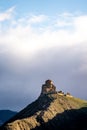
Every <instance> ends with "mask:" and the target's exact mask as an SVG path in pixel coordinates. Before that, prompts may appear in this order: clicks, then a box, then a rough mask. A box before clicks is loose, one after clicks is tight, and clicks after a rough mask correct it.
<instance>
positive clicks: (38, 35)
mask: <svg viewBox="0 0 87 130" xmlns="http://www.w3.org/2000/svg"><path fill="white" fill-rule="evenodd" d="M13 9H14V8H10V9H9V10H8V11H6V12H8V13H10V15H12V11H13ZM8 13H6V14H8ZM65 16H70V19H69V21H71V22H67V21H65V19H64V21H63V20H62V21H61V20H60V19H59V22H58V23H57V24H59V26H62V27H63V26H68V25H69V26H70V29H68V28H58V29H57V28H56V29H55V25H53V24H52V25H51V24H50V23H52V20H53V19H50V21H49V25H45V27H44V28H43V26H42V28H41V26H40V27H39V26H38V28H36V27H35V28H34V26H33V25H31V23H39V22H42V21H44V20H46V18H47V17H46V16H45V15H39V16H31V17H30V18H29V23H27V24H26V22H25V21H27V18H25V20H24V18H23V19H22V18H21V20H22V22H19V21H20V19H17V20H16V19H15V20H14V22H16V23H17V21H18V23H17V24H16V26H15V27H14V26H12V25H10V26H9V27H8V29H7V30H6V32H5V31H4V33H2V32H1V34H0V44H3V46H5V48H6V47H7V49H8V50H9V52H11V53H14V54H19V55H20V56H21V57H28V56H30V54H36V53H37V52H38V51H39V50H41V49H45V48H52V47H63V46H73V45H75V44H79V43H84V42H86V41H87V37H86V32H87V25H86V23H87V16H77V17H73V19H72V17H71V16H72V15H71V14H66V13H65V14H64V17H65ZM57 19H58V18H57ZM3 20H4V19H3ZM55 22H56V20H55ZM42 25H44V22H43V23H42Z"/></svg>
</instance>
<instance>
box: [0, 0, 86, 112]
mask: <svg viewBox="0 0 87 130" xmlns="http://www.w3.org/2000/svg"><path fill="white" fill-rule="evenodd" d="M86 6H87V0H43V1H41V0H24V1H21V0H0V109H11V110H16V111H19V110H21V109H22V108H24V107H25V106H26V105H28V104H30V103H31V102H32V101H34V100H35V99H37V98H38V96H39V95H40V93H41V87H42V84H44V82H45V80H47V79H51V80H53V82H54V85H55V86H56V89H57V91H59V90H62V91H63V92H65V93H66V92H70V93H71V94H72V95H73V96H75V97H77V98H81V99H84V100H87V7H86Z"/></svg>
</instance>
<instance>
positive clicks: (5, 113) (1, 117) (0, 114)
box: [0, 110, 17, 125]
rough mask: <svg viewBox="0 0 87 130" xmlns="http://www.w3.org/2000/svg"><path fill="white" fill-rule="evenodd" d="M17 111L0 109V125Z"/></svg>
mask: <svg viewBox="0 0 87 130" xmlns="http://www.w3.org/2000/svg"><path fill="white" fill-rule="evenodd" d="M16 114H17V112H14V111H11V110H0V125H2V124H3V123H5V122H6V121H7V120H9V119H10V118H12V117H13V116H14V115H16Z"/></svg>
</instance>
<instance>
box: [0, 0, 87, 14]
mask: <svg viewBox="0 0 87 130" xmlns="http://www.w3.org/2000/svg"><path fill="white" fill-rule="evenodd" d="M86 5H87V1H86V0H54V1H53V0H44V1H41V0H33V1H32V0H25V1H21V0H1V1H0V10H6V9H8V8H10V7H12V6H16V10H17V12H18V14H19V16H20V15H23V14H27V13H35V14H45V15H56V14H57V13H61V12H71V13H72V12H78V11H79V12H80V11H81V12H83V13H86V12H87V8H86Z"/></svg>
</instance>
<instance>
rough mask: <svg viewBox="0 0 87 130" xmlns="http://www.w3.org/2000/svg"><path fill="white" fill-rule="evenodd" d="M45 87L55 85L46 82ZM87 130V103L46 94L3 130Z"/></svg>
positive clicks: (55, 94) (9, 122) (8, 123)
mask: <svg viewBox="0 0 87 130" xmlns="http://www.w3.org/2000/svg"><path fill="white" fill-rule="evenodd" d="M45 85H48V86H49V85H53V83H51V84H50V83H49V84H48V81H47V82H45ZM57 129H59V130H87V101H83V100H80V99H77V98H74V97H67V96H65V95H59V94H58V93H57V92H56V93H55V92H54V93H49V92H47V93H44V94H41V95H40V96H39V98H38V99H37V100H36V101H34V102H33V103H31V104H30V105H28V106H27V107H26V108H24V109H23V110H22V111H20V112H19V113H18V114H17V115H16V116H15V117H13V118H12V119H10V120H9V121H8V122H7V123H5V124H4V125H3V126H2V127H1V130H57Z"/></svg>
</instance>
